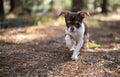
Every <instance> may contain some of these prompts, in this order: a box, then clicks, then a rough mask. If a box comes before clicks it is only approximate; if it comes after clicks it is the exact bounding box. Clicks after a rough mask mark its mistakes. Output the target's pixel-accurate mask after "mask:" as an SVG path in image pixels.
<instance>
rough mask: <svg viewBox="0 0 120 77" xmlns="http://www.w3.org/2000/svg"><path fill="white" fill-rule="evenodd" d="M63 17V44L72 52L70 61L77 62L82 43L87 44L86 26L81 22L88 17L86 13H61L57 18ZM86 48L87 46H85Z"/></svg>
mask: <svg viewBox="0 0 120 77" xmlns="http://www.w3.org/2000/svg"><path fill="white" fill-rule="evenodd" d="M61 15H63V16H64V18H65V22H66V29H65V42H66V46H67V47H68V48H69V50H70V51H74V52H73V54H72V56H71V59H72V60H77V59H78V55H79V51H80V49H81V48H82V46H83V44H84V43H87V41H88V39H89V35H88V32H87V26H86V24H85V23H84V22H83V19H84V18H85V16H89V13H88V12H84V11H79V12H69V11H62V12H61V13H60V15H59V16H61ZM85 46H86V47H87V45H85Z"/></svg>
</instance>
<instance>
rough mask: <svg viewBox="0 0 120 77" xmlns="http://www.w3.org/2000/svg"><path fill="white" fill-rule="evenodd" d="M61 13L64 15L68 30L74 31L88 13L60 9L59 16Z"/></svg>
mask: <svg viewBox="0 0 120 77" xmlns="http://www.w3.org/2000/svg"><path fill="white" fill-rule="evenodd" d="M61 15H63V16H64V17H65V22H66V26H67V28H68V30H69V31H70V32H76V31H77V29H79V28H80V26H81V23H82V21H83V19H84V17H85V16H86V15H89V13H88V12H83V11H80V12H69V11H62V12H61V13H60V16H61Z"/></svg>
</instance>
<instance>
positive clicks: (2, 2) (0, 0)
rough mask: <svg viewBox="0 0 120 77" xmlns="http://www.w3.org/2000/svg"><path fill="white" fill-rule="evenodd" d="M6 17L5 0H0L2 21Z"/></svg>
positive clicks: (0, 17) (0, 18)
mask: <svg viewBox="0 0 120 77" xmlns="http://www.w3.org/2000/svg"><path fill="white" fill-rule="evenodd" d="M3 19H4V0H0V21H3Z"/></svg>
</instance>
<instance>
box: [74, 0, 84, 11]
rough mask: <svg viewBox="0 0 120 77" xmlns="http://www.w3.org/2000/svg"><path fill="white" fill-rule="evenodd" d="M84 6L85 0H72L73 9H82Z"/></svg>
mask: <svg viewBox="0 0 120 77" xmlns="http://www.w3.org/2000/svg"><path fill="white" fill-rule="evenodd" d="M83 7H84V2H83V0H72V11H74V12H76V11H80V10H82V9H83Z"/></svg>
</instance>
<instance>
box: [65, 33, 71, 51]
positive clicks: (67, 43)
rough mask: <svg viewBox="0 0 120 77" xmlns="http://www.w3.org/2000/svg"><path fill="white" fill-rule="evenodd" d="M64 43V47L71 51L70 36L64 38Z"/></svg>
mask: <svg viewBox="0 0 120 77" xmlns="http://www.w3.org/2000/svg"><path fill="white" fill-rule="evenodd" d="M65 42H66V46H67V47H68V48H69V49H70V50H71V47H72V44H73V43H72V39H71V37H70V35H66V36H65Z"/></svg>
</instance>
